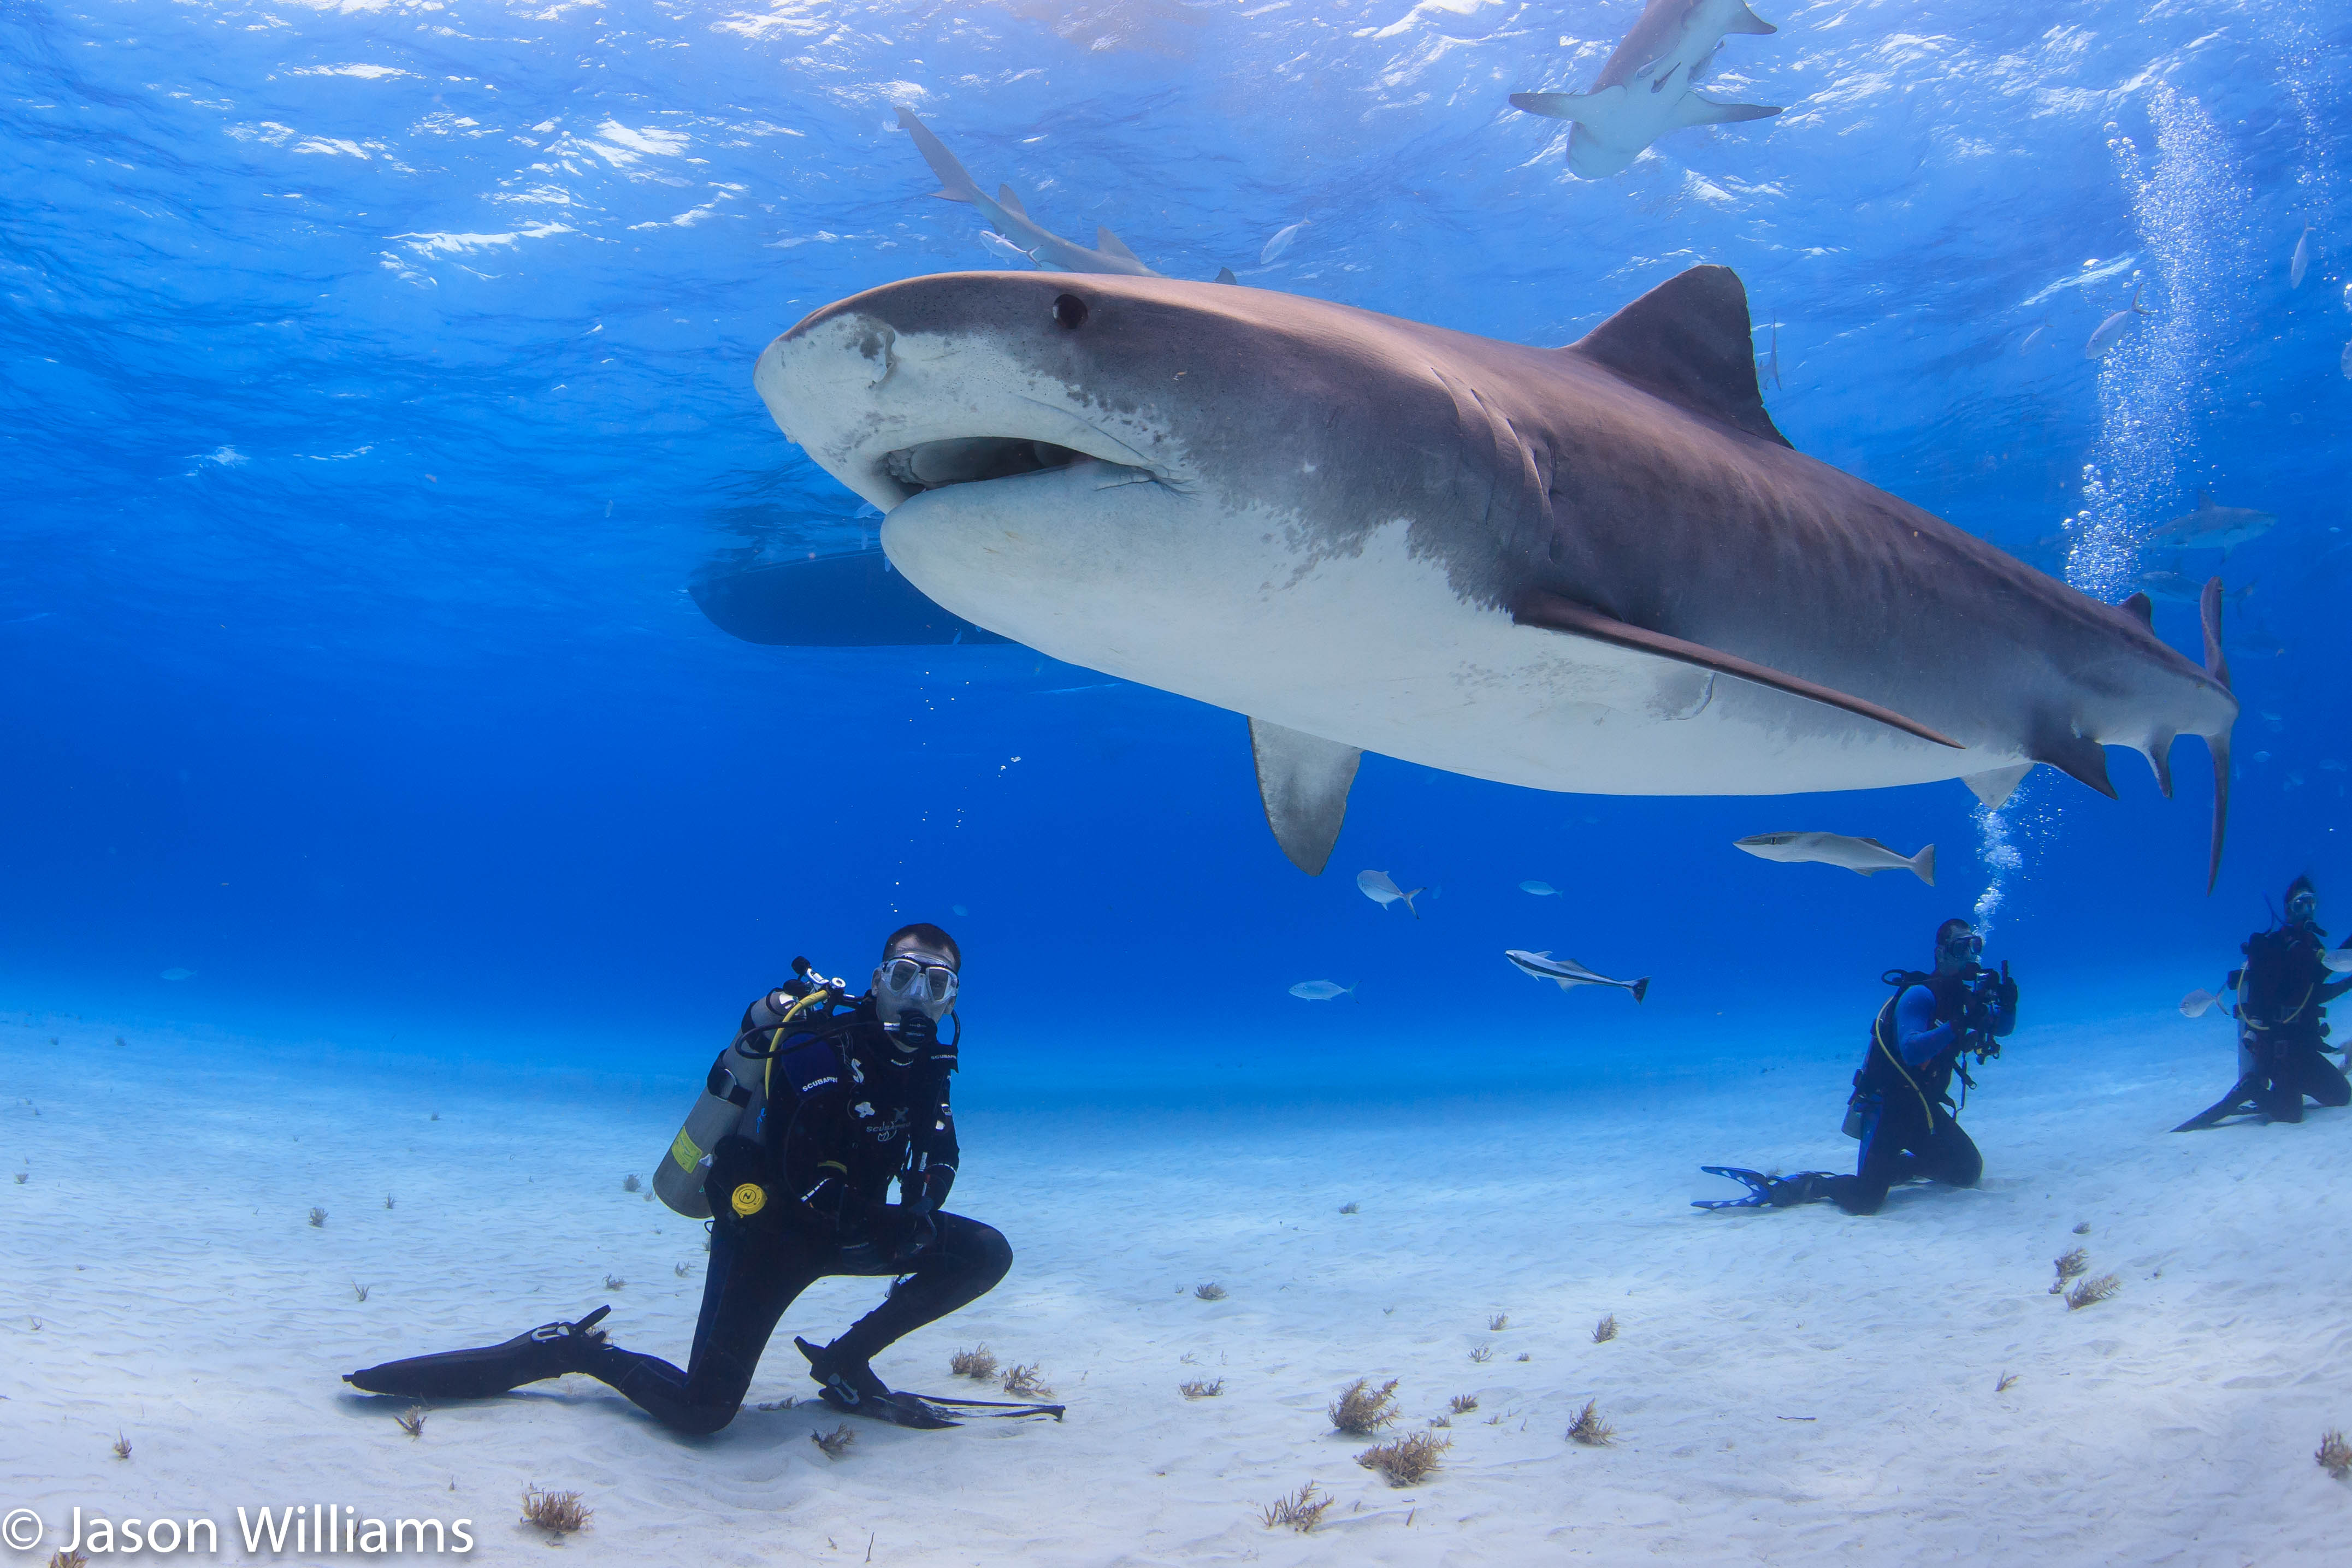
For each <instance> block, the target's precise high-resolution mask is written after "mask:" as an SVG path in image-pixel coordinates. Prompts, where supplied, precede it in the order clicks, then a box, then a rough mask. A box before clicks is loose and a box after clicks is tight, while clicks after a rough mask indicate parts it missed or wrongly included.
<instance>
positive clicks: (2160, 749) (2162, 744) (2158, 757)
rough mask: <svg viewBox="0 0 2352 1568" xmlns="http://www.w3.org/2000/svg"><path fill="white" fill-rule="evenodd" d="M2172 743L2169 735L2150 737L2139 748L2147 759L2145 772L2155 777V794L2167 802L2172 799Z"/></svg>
mask: <svg viewBox="0 0 2352 1568" xmlns="http://www.w3.org/2000/svg"><path fill="white" fill-rule="evenodd" d="M2172 741H2173V737H2172V736H2171V735H2170V734H2169V733H2164V734H2158V735H2151V736H2149V737H2147V745H2146V746H2143V747H2140V748H2139V750H2140V755H2141V756H2143V757H2145V758H2147V770H2148V771H2149V772H2151V773H2153V774H2155V775H2156V789H2157V793H2158V794H2160V795H2162V796H2163V797H2164V798H2165V799H2166V800H2171V799H2172Z"/></svg>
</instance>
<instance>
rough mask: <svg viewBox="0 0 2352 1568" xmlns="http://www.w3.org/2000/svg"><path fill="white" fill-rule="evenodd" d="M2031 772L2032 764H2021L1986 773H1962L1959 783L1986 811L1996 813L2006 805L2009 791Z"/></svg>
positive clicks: (1994, 769)
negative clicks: (1965, 787)
mask: <svg viewBox="0 0 2352 1568" xmlns="http://www.w3.org/2000/svg"><path fill="white" fill-rule="evenodd" d="M2032 771H2033V764H2032V763H2031V762H2021V763H2019V764H2018V765H2017V766H2016V767H2014V768H1993V769H1992V770H1991V771H1990V772H1987V773H1964V774H1962V775H1961V776H1960V782H1961V783H1963V784H1965V785H1967V786H1968V787H1969V792H1970V793H1971V794H1973V795H1975V796H1976V798H1977V799H1978V800H1980V801H1982V802H1984V808H1985V810H1988V811H1998V810H2000V809H2001V807H2002V806H2004V805H2006V804H2007V803H2008V801H2009V796H2010V791H2011V790H2013V789H2016V788H2017V786H2018V784H2019V783H2020V782H2021V780H2023V779H2024V778H2025V776H2026V775H2027V774H2028V773H2031V772H2032Z"/></svg>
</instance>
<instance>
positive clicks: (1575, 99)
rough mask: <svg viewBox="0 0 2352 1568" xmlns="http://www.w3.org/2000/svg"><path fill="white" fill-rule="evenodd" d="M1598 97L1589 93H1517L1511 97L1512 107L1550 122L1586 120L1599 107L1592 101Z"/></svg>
mask: <svg viewBox="0 0 2352 1568" xmlns="http://www.w3.org/2000/svg"><path fill="white" fill-rule="evenodd" d="M1596 96H1597V95H1596V94H1593V93H1589V92H1515V93H1513V94H1512V95H1511V107H1512V108H1513V109H1524V110H1527V111H1528V113H1529V114H1540V115H1542V116H1544V117H1545V118H1546V119H1548V120H1584V119H1586V118H1587V117H1588V116H1590V115H1591V113H1592V111H1593V110H1594V109H1595V108H1597V107H1598V106H1597V105H1595V104H1594V102H1593V101H1592V100H1593V99H1594V98H1595V97H1596Z"/></svg>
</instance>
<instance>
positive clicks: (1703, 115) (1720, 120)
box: [1675, 92, 1780, 125]
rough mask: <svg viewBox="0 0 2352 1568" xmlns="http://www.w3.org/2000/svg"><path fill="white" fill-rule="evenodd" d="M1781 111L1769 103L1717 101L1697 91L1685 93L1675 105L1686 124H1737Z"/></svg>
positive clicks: (1676, 112)
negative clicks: (1700, 95) (1701, 95)
mask: <svg viewBox="0 0 2352 1568" xmlns="http://www.w3.org/2000/svg"><path fill="white" fill-rule="evenodd" d="M1778 113H1780V110H1779V108H1778V107H1776V106H1774V105H1772V104H1769V103H1717V102H1716V101H1715V99H1711V98H1701V97H1699V95H1698V94H1696V93H1695V92H1687V93H1685V94H1684V95H1683V99H1682V101H1681V102H1680V103H1677V104H1676V105H1675V119H1677V120H1681V121H1682V122H1683V123H1684V124H1685V125H1736V124H1738V122H1739V121H1741V120H1769V119H1771V118H1772V117H1773V116H1774V115H1776V114H1778Z"/></svg>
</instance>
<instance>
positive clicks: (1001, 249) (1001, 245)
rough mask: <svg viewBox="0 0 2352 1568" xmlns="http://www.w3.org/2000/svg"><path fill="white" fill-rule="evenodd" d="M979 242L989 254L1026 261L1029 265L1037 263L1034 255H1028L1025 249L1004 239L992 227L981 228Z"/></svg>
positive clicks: (1011, 259)
mask: <svg viewBox="0 0 2352 1568" xmlns="http://www.w3.org/2000/svg"><path fill="white" fill-rule="evenodd" d="M980 243H981V246H982V248H983V249H985V250H987V251H988V252H989V253H990V254H991V255H992V256H1001V257H1003V259H1004V260H1006V261H1023V262H1027V263H1028V264H1029V265H1030V266H1031V267H1034V266H1036V265H1037V258H1036V257H1035V256H1032V255H1030V254H1029V253H1028V252H1027V251H1025V250H1023V249H1022V248H1021V247H1020V246H1017V245H1014V244H1013V242H1012V241H1011V240H1009V239H1006V238H1005V237H1004V236H1003V235H1001V234H998V233H997V232H996V231H995V230H994V229H982V230H981V231H980Z"/></svg>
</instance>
